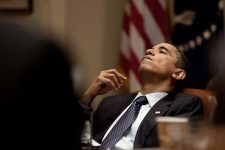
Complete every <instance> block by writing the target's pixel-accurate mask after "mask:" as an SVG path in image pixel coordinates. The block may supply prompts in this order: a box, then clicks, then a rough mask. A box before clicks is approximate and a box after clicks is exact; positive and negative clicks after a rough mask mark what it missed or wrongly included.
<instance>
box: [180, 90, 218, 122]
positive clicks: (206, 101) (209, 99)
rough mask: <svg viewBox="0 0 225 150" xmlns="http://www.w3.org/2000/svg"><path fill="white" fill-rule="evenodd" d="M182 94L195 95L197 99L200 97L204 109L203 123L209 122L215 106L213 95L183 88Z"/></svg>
mask: <svg viewBox="0 0 225 150" xmlns="http://www.w3.org/2000/svg"><path fill="white" fill-rule="evenodd" d="M182 92H183V93H187V94H193V95H197V96H198V97H200V99H201V101H202V103H203V108H204V111H203V121H205V122H210V121H211V119H212V115H213V111H214V108H215V105H216V96H215V93H214V92H212V91H209V90H202V89H193V88H184V89H183V91H182Z"/></svg>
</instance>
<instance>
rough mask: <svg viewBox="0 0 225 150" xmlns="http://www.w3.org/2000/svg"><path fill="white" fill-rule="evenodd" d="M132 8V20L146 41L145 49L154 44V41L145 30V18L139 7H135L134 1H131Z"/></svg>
mask: <svg viewBox="0 0 225 150" xmlns="http://www.w3.org/2000/svg"><path fill="white" fill-rule="evenodd" d="M130 8H131V21H132V23H133V24H134V25H135V26H136V29H137V30H138V32H139V33H140V35H141V36H142V38H143V40H144V42H145V49H147V48H150V47H151V46H152V43H151V41H150V39H149V38H148V36H147V35H146V33H145V31H144V23H143V18H142V16H141V14H140V13H139V12H138V10H137V8H136V7H135V5H134V3H133V2H131V4H130Z"/></svg>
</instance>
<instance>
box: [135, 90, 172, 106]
mask: <svg viewBox="0 0 225 150" xmlns="http://www.w3.org/2000/svg"><path fill="white" fill-rule="evenodd" d="M167 95H168V93H166V92H154V93H149V94H146V95H142V94H141V92H138V94H137V96H136V97H135V99H136V98H138V97H140V96H146V97H147V99H148V103H149V104H150V106H151V107H153V106H154V105H155V104H156V103H157V102H158V101H159V100H160V99H162V98H163V97H165V96H167Z"/></svg>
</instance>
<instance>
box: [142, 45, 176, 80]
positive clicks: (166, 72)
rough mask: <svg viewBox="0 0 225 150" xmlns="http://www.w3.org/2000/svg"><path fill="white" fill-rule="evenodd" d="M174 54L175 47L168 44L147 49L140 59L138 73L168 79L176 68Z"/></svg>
mask: <svg viewBox="0 0 225 150" xmlns="http://www.w3.org/2000/svg"><path fill="white" fill-rule="evenodd" d="M176 53H177V49H176V47H174V46H173V45H171V44H168V43H160V44H158V45H156V46H154V47H152V48H151V49H147V50H146V53H145V55H144V57H143V58H142V59H141V62H140V66H139V72H140V73H144V72H145V73H150V74H152V75H154V74H155V75H158V76H161V77H166V78H167V77H170V76H171V75H172V74H173V73H174V72H175V69H176V68H177V67H176V62H177V54H176Z"/></svg>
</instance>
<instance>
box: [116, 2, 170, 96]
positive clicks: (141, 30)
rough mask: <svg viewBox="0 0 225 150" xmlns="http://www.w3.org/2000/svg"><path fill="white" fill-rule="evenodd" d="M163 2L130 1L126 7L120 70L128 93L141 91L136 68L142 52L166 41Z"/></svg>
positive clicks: (167, 28)
mask: <svg viewBox="0 0 225 150" xmlns="http://www.w3.org/2000/svg"><path fill="white" fill-rule="evenodd" d="M167 12H168V11H167V3H166V0H129V1H128V2H127V4H126V6H125V11H124V20H123V29H122V42H121V51H120V66H121V69H122V71H123V73H124V74H125V75H126V76H127V77H128V79H129V81H128V82H129V83H128V86H129V91H131V92H134V91H137V90H138V89H139V88H140V85H141V80H140V76H139V74H138V66H139V62H140V60H141V58H142V57H143V55H144V53H145V50H146V49H148V48H151V47H152V46H153V45H155V44H158V43H159V42H165V41H167V40H168V37H169V24H168V15H167V14H168V13H167Z"/></svg>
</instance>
